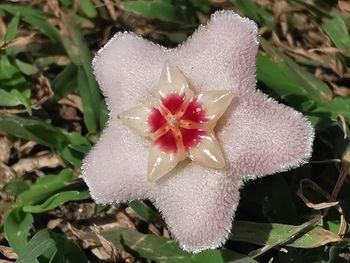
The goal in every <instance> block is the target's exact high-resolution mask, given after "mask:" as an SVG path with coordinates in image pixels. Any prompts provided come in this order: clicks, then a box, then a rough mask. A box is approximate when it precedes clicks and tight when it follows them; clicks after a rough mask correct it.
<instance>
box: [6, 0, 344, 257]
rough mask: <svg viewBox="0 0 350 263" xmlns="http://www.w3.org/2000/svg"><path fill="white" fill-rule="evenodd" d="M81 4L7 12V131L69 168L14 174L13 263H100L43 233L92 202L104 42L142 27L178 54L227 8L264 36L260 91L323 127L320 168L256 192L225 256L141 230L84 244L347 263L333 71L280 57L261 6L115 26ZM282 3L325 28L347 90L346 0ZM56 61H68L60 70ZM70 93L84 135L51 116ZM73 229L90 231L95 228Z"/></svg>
mask: <svg viewBox="0 0 350 263" xmlns="http://www.w3.org/2000/svg"><path fill="white" fill-rule="evenodd" d="M23 2H24V1H23ZM43 2H45V1H43ZM54 2H55V1H54ZM75 2H76V1H73V0H60V1H57V2H56V3H57V4H58V9H57V10H59V11H60V12H59V14H55V13H54V11H55V10H47V9H45V8H41V7H42V5H40V4H39V5H33V6H28V5H26V4H24V3H21V1H19V2H18V3H16V4H14V3H13V2H12V1H3V3H2V4H0V17H2V18H3V19H4V21H6V25H7V30H6V33H5V34H4V35H3V36H2V42H0V43H2V44H1V45H0V47H1V49H0V106H1V108H2V111H1V114H0V131H1V132H2V133H3V134H6V136H7V137H8V139H10V140H12V141H16V140H20V141H21V142H26V141H34V142H36V143H37V144H38V145H39V146H40V147H41V148H42V149H47V150H50V151H52V152H54V153H57V154H58V155H59V156H60V158H62V160H63V163H64V165H63V166H64V167H63V166H61V167H59V168H56V169H51V170H50V169H48V170H44V173H45V174H44V175H43V176H41V177H26V178H25V177H23V176H15V175H14V176H13V179H12V180H11V181H10V182H8V183H7V184H6V185H5V186H4V188H3V190H2V191H3V193H4V194H6V195H8V196H12V197H13V200H14V201H13V203H12V204H11V206H9V207H5V208H3V207H4V206H3V204H2V203H1V204H0V206H1V207H0V208H1V209H0V212H1V213H3V214H5V215H6V218H5V220H3V222H0V223H1V225H0V232H3V233H4V234H5V237H6V238H2V239H1V240H0V244H1V245H2V246H4V247H7V248H8V249H10V250H11V251H13V252H15V253H16V255H17V257H18V258H17V261H16V262H21V263H24V262H25V263H32V262H72V263H73V262H89V261H90V262H102V261H100V259H98V258H97V257H96V256H94V254H93V253H92V252H91V251H90V249H89V248H83V247H82V246H81V240H79V239H78V240H72V239H71V238H67V233H66V232H67V231H68V230H67V229H63V228H61V229H59V228H55V229H53V230H50V229H48V228H47V226H46V223H47V221H48V219H47V215H48V213H49V212H50V211H55V209H56V210H57V209H60V207H62V206H64V205H67V204H70V203H72V202H78V204H80V203H79V202H92V201H91V200H90V196H89V193H88V191H87V187H86V185H85V184H84V183H83V182H82V181H81V180H80V179H78V177H77V175H78V174H79V168H80V166H81V161H82V159H83V157H84V156H85V155H86V153H87V152H88V151H89V150H90V148H91V146H92V145H93V144H94V143H95V142H96V140H97V139H98V136H99V134H100V132H101V130H102V129H103V127H104V125H105V123H106V121H107V118H108V110H107V108H106V105H105V103H104V100H103V97H102V95H101V94H100V91H99V89H98V86H97V83H96V81H95V79H94V77H93V75H92V70H91V59H92V55H93V53H94V52H95V51H96V50H97V49H98V48H99V47H100V46H101V45H102V44H103V43H104V41H103V38H105V34H106V32H107V33H109V35H108V36H110V35H111V33H112V32H116V31H120V30H135V29H136V28H137V26H138V25H140V24H142V26H143V27H147V25H149V26H150V28H151V29H150V30H151V31H152V33H150V34H147V33H145V32H147V30H146V29H147V28H146V29H144V30H143V33H144V34H146V37H147V38H149V39H150V40H152V41H154V42H157V43H160V44H163V45H166V46H169V47H172V46H176V45H177V44H178V43H180V42H182V41H183V40H185V39H186V37H187V36H188V35H190V34H191V33H192V32H193V31H194V30H195V28H196V27H197V26H198V25H199V24H200V19H201V18H203V17H206V18H207V17H208V15H209V14H210V13H212V12H214V11H215V10H216V9H219V8H223V7H224V8H233V9H234V10H236V11H238V12H240V13H241V14H244V15H246V16H248V17H250V18H251V19H253V20H255V21H256V22H257V23H258V24H259V26H260V28H262V29H263V31H261V32H262V36H261V47H260V51H259V54H258V58H257V67H258V74H257V78H258V88H259V89H261V90H263V91H264V92H266V93H268V94H269V95H270V96H272V97H274V98H275V99H277V100H278V101H280V102H283V103H285V104H287V105H289V106H292V107H294V108H295V109H297V110H299V111H301V112H303V113H304V114H305V115H306V116H308V118H309V119H310V120H311V122H312V123H313V125H314V126H315V128H316V139H315V145H314V154H313V157H312V161H311V163H310V164H308V165H305V166H303V167H301V168H298V169H295V170H293V171H290V172H285V173H282V174H279V175H273V176H268V177H266V178H263V179H260V180H257V181H254V182H248V183H247V185H246V186H245V188H244V189H242V190H241V194H242V200H241V202H240V204H239V208H238V212H237V216H236V219H237V220H236V221H235V222H234V226H233V233H232V237H231V239H230V240H229V241H228V242H227V244H226V245H225V247H224V248H222V249H217V250H211V251H205V252H202V253H199V254H189V253H186V252H184V251H182V250H181V249H180V248H179V247H178V246H177V244H176V243H175V242H173V241H169V240H168V239H167V238H166V237H163V236H159V235H153V234H151V233H150V232H149V231H147V230H146V231H145V230H144V229H142V228H139V229H137V231H136V230H130V229H121V228H113V229H110V230H108V231H105V232H103V231H102V232H101V233H100V234H98V235H97V234H96V232H94V231H91V230H90V229H89V230H88V231H85V232H86V236H85V237H86V238H90V239H91V240H95V241H96V242H98V241H99V238H101V236H102V237H103V238H104V239H105V240H108V241H109V242H111V243H110V244H112V246H114V249H115V250H116V251H119V252H120V251H126V252H128V253H130V255H132V256H133V257H134V260H137V261H140V262H150V261H155V262H349V260H350V249H349V248H350V245H349V232H348V230H347V226H348V223H347V222H348V220H349V215H350V207H349V203H350V196H349V195H348V194H347V192H348V191H349V189H350V185H349V183H348V181H347V180H346V176H347V175H348V174H349V167H350V166H349V163H350V144H349V139H348V137H347V135H349V123H350V98H349V96H348V95H347V96H336V94H335V92H334V88H333V87H332V85H330V81H324V80H325V79H324V78H323V79H322V78H319V77H316V74H315V72H316V71H317V69H320V68H321V69H323V70H324V72H326V74H329V75H334V72H332V70H333V71H334V69H333V68H332V66H331V65H330V64H327V63H323V62H322V61H321V62H320V60H317V59H312V58H310V57H306V58H304V59H296V58H295V57H292V56H290V54H289V53H288V52H286V50H284V49H283V48H281V46H279V47H277V46H276V45H275V42H274V41H272V39H273V34H274V33H275V32H278V30H281V25H279V21H278V20H277V18H276V16H274V14H273V13H272V12H271V10H269V9H268V8H266V7H265V6H264V5H262V4H261V3H260V2H262V1H257V2H256V1H254V0H236V1H221V2H222V3H218V1H209V0H203V1H201V0H179V1H175V0H174V1H172V0H149V1H146V0H128V1H124V2H121V1H115V2H113V3H114V4H113V5H112V7H113V8H114V9H115V10H117V14H120V15H121V17H123V16H129V17H130V18H131V19H130V20H123V19H120V20H118V19H117V21H114V20H113V19H109V18H108V12H107V11H108V10H107V9H106V6H105V5H104V4H102V2H101V4H100V5H98V4H97V2H99V1H92V0H80V5H78V6H77V5H76V3H75ZM267 2H268V1H267ZM271 2H274V1H271ZM339 2H341V1H339ZM285 3H286V4H287V5H288V6H289V7H290V8H292V9H293V8H294V9H298V10H299V11H300V12H302V13H304V14H306V15H307V16H309V17H310V19H312V20H314V21H317V23H318V24H319V26H320V30H321V31H322V32H323V33H324V34H325V35H326V36H328V37H329V39H330V43H331V45H332V48H334V49H333V50H334V52H336V56H335V59H336V62H337V63H339V65H341V67H342V68H343V69H344V75H343V76H337V79H336V80H335V82H336V83H338V84H339V83H341V85H342V86H345V87H346V86H347V87H348V88H349V83H350V81H349V79H350V70H349V65H350V63H349V61H350V60H349V56H350V36H349V25H350V16H347V15H346V14H343V13H341V12H340V11H339V8H338V5H339V3H338V2H337V1H317V0H314V1H309V2H306V1H299V0H288V1H285ZM54 19H56V23H54V22H53V21H54ZM293 19H294V18H293V16H292V15H291V14H287V23H288V26H289V29H290V30H291V31H293V30H294V29H296V28H295V24H294V20H293ZM60 23H61V24H60ZM91 25H92V26H91ZM19 32H21V34H22V36H23V32H27V35H29V34H31V32H36V35H37V36H38V37H39V39H40V41H35V42H33V43H31V44H29V45H28V46H27V47H26V48H25V49H23V48H19V47H18V46H16V45H11V44H12V43H14V42H15V41H16V40H18V37H19ZM314 48H318V47H317V46H314ZM330 48H331V47H330ZM306 49H307V48H305V50H306ZM58 56H61V57H62V56H63V57H65V58H66V62H65V63H63V65H62V63H59V62H58V60H57V57H58ZM329 72H331V73H329ZM347 74H348V75H347ZM39 76H45V77H46V79H47V81H48V82H49V84H48V85H50V86H51V87H52V94H51V96H50V97H49V98H48V99H47V101H46V102H45V104H43V105H39V106H38V107H37V106H36V105H35V104H33V97H34V95H33V85H34V84H33V83H36V82H37V81H38V79H39ZM339 85H340V84H339ZM72 93H73V94H80V98H81V102H82V107H83V115H82V119H83V121H82V122H81V125H82V129H81V131H80V132H78V131H74V130H73V129H71V128H69V126H68V125H66V124H65V123H62V121H58V120H57V119H55V115H54V114H52V110H51V109H52V108H53V107H55V106H57V105H58V104H59V100H61V99H62V98H65V97H66V96H67V95H68V94H72ZM348 94H349V93H348ZM14 110H15V111H14ZM336 186H337V187H338V188H339V189H340V190H339V189H337V188H336ZM317 187H319V188H322V189H324V192H326V193H327V194H324V193H323V192H322V191H321V190H320V189H319V188H317ZM298 188H300V189H299V195H300V193H302V194H303V195H305V196H307V198H308V201H306V202H303V201H302V199H301V198H299V197H298V196H297V192H298ZM315 189H316V190H315ZM304 201H305V200H304ZM332 202H333V203H332ZM334 202H336V203H334ZM312 203H314V204H319V203H322V204H324V206H323V207H320V206H317V205H316V206H312ZM128 205H129V206H130V207H131V208H132V209H133V210H134V211H135V212H136V213H137V214H138V216H139V218H140V220H142V221H143V222H144V224H146V225H147V224H154V225H155V226H156V227H158V228H159V229H162V228H163V224H162V223H161V219H160V216H159V214H158V213H157V212H156V211H155V209H154V208H153V206H152V205H151V204H149V203H147V202H140V201H133V202H131V203H130V204H128ZM307 205H309V207H308V206H307ZM327 206H330V208H327ZM106 209H107V207H101V206H96V209H95V214H96V215H98V214H101V215H102V214H103V213H104V211H105V210H106ZM69 223H71V224H75V225H76V227H78V228H79V227H81V228H82V229H85V230H86V229H87V226H86V223H85V224H83V225H81V226H80V225H79V224H80V222H79V221H74V220H71V222H69ZM90 226H91V225H90ZM84 227H85V228H84ZM339 233H340V234H341V235H339ZM4 258H5V257H4ZM0 259H1V257H0Z"/></svg>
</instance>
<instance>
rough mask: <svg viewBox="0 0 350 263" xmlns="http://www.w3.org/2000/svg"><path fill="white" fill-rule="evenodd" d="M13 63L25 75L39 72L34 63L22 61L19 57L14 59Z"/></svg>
mask: <svg viewBox="0 0 350 263" xmlns="http://www.w3.org/2000/svg"><path fill="white" fill-rule="evenodd" d="M15 63H16V66H17V67H18V68H19V70H20V71H21V72H22V73H23V74H25V75H28V76H31V75H35V74H36V73H38V72H39V69H38V68H37V67H36V66H35V65H32V64H29V63H26V62H23V61H21V60H19V59H16V60H15Z"/></svg>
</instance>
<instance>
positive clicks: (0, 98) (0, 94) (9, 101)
mask: <svg viewBox="0 0 350 263" xmlns="http://www.w3.org/2000/svg"><path fill="white" fill-rule="evenodd" d="M19 104H21V101H20V100H19V99H18V98H17V97H16V96H14V95H13V94H11V93H10V92H7V91H5V90H3V89H0V105H1V106H16V105H19Z"/></svg>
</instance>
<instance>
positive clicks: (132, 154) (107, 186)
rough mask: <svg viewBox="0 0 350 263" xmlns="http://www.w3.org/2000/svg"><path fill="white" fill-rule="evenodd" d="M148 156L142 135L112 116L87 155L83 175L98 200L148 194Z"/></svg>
mask: <svg viewBox="0 0 350 263" xmlns="http://www.w3.org/2000/svg"><path fill="white" fill-rule="evenodd" d="M136 153H137V154H136ZM147 156H148V147H145V145H144V142H143V140H142V138H138V136H135V135H134V134H133V132H132V131H131V130H130V129H128V128H126V127H125V126H124V125H123V124H122V123H121V121H120V120H117V119H116V118H112V119H111V120H110V121H109V125H108V127H107V128H106V129H105V130H104V131H103V134H102V135H101V137H100V139H99V141H98V142H97V143H96V145H95V146H94V147H93V148H92V150H91V151H90V153H89V154H88V156H87V157H86V158H85V159H84V161H83V166H82V171H81V177H82V178H83V179H84V181H85V182H86V184H87V185H88V186H89V189H90V193H91V196H92V198H93V199H94V200H95V201H96V202H97V203H103V204H106V203H112V202H121V201H127V200H132V199H140V198H147V192H148V191H149V183H148V181H147V173H146V169H147ZM135 164H137V165H135Z"/></svg>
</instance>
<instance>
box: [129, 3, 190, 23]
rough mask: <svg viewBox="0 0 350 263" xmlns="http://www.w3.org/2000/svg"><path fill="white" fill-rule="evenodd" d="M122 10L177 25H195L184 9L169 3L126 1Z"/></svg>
mask: <svg viewBox="0 0 350 263" xmlns="http://www.w3.org/2000/svg"><path fill="white" fill-rule="evenodd" d="M123 8H124V9H125V10H126V11H130V12H134V13H136V14H139V15H142V16H145V17H148V18H152V19H159V20H161V21H166V22H172V23H177V24H190V23H195V18H194V17H193V16H189V15H188V13H187V10H186V8H184V7H181V6H179V5H176V4H172V3H170V2H169V1H162V0H151V1H145V0H128V1H125V2H124V5H123Z"/></svg>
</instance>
